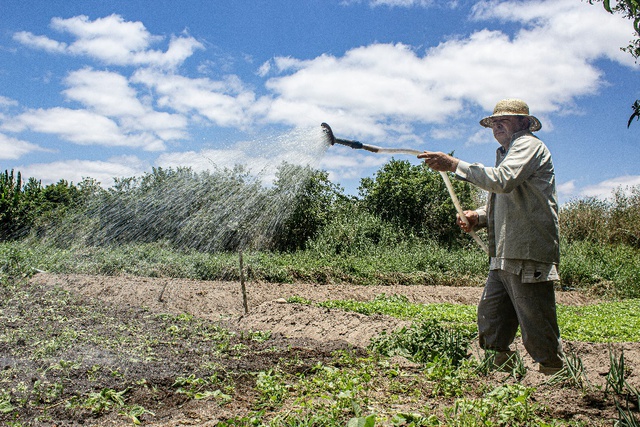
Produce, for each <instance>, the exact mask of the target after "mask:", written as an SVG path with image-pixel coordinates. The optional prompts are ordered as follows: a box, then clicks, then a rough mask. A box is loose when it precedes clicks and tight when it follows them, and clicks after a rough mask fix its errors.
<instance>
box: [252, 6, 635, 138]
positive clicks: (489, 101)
mask: <svg viewBox="0 0 640 427" xmlns="http://www.w3.org/2000/svg"><path fill="white" fill-rule="evenodd" d="M472 18H473V19H475V20H477V21H482V22H486V24H487V26H490V25H492V24H493V23H494V22H495V21H496V20H500V21H502V24H501V25H502V26H504V25H503V24H504V22H507V23H514V22H515V23H517V24H519V25H518V27H516V28H519V29H517V30H516V31H515V33H514V34H513V35H510V34H508V33H507V32H505V31H502V30H491V29H488V28H487V29H482V30H479V31H476V32H474V33H472V34H471V35H469V36H468V37H462V36H459V37H455V38H451V39H450V40H447V41H445V42H443V43H441V44H440V45H438V46H436V47H434V48H432V49H429V50H428V51H426V52H424V53H422V54H421V53H419V52H416V51H415V50H413V49H412V48H411V47H409V46H406V45H403V44H372V45H368V46H363V47H358V48H354V49H351V50H349V51H347V52H346V53H345V54H344V55H343V56H341V57H336V56H329V55H322V56H319V57H317V58H315V59H311V60H306V61H303V60H298V59H295V58H291V57H279V58H275V59H274V64H275V68H276V69H277V70H278V71H279V72H280V75H279V76H274V77H272V78H271V79H270V80H268V81H267V83H266V87H267V88H268V89H269V90H270V91H271V92H272V95H273V96H272V99H271V100H270V102H269V103H267V102H265V101H264V100H262V102H263V106H264V105H267V106H268V112H266V113H265V114H266V115H267V119H268V120H270V121H273V122H282V123H288V124H294V125H308V124H311V123H315V122H319V121H328V120H331V121H332V122H336V123H338V122H339V123H340V125H341V129H342V130H343V131H344V132H348V133H350V134H357V135H362V136H363V137H365V136H366V137H371V138H377V139H378V140H380V139H385V138H388V135H389V134H390V133H392V132H393V131H394V130H393V127H396V128H397V129H398V130H400V131H402V132H411V131H412V127H413V126H414V125H416V124H418V123H432V124H438V123H443V122H445V121H447V120H449V119H451V118H452V117H454V116H455V115H457V114H460V113H461V112H462V111H463V110H465V109H468V108H477V107H481V108H482V110H483V111H491V110H492V109H493V107H494V105H495V102H496V100H497V99H500V98H505V97H520V98H523V99H525V100H527V102H528V103H529V105H530V107H531V110H532V112H533V113H534V114H536V115H538V114H542V115H544V114H548V113H555V112H557V111H559V110H563V112H565V111H567V110H573V109H575V106H574V100H575V99H576V98H577V97H581V96H585V95H592V94H595V93H596V92H597V91H598V90H599V88H600V87H601V86H602V85H603V84H605V82H604V80H603V75H602V71H601V70H600V69H598V68H597V67H596V65H594V61H595V60H598V59H602V58H607V59H611V60H615V61H619V62H620V63H623V64H625V65H630V63H632V61H633V60H632V59H631V58H630V55H624V54H623V53H619V46H621V45H625V44H626V43H627V39H628V37H629V30H628V28H629V23H628V22H626V20H624V19H623V18H622V17H620V16H613V15H610V14H607V13H606V12H604V11H603V10H600V8H598V7H597V6H592V5H588V4H585V3H581V2H576V1H575V0H545V1H530V2H518V3H517V4H514V2H501V3H496V2H493V1H492V2H489V1H487V2H482V3H480V4H479V5H478V6H477V7H476V8H475V9H474V14H473V17H472ZM272 68H273V67H272Z"/></svg>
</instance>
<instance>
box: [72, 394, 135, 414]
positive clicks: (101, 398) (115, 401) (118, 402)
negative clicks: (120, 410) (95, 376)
mask: <svg viewBox="0 0 640 427" xmlns="http://www.w3.org/2000/svg"><path fill="white" fill-rule="evenodd" d="M128 391H129V388H126V389H124V390H122V391H115V390H113V389H111V388H103V389H102V390H100V392H98V393H90V394H89V397H88V398H87V399H86V400H85V401H84V404H83V406H84V407H85V408H88V409H90V410H91V411H92V412H94V413H96V414H99V413H102V412H105V411H108V410H110V409H111V408H112V407H113V406H116V407H121V406H124V397H123V396H124V394H125V393H127V392H128Z"/></svg>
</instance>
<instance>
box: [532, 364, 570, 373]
mask: <svg viewBox="0 0 640 427" xmlns="http://www.w3.org/2000/svg"><path fill="white" fill-rule="evenodd" d="M563 368H564V366H559V367H555V366H544V365H543V364H542V363H539V364H538V372H540V373H541V374H544V375H555V374H557V373H558V372H560V371H561V370H562V369H563Z"/></svg>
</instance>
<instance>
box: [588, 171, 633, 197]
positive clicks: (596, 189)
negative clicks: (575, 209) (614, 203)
mask: <svg viewBox="0 0 640 427" xmlns="http://www.w3.org/2000/svg"><path fill="white" fill-rule="evenodd" d="M634 186H640V175H624V176H619V177H616V178H612V179H608V180H605V181H602V182H600V183H598V184H596V185H590V186H588V187H585V188H583V189H582V190H580V196H581V197H597V198H599V199H607V198H609V197H611V196H612V195H613V192H614V190H617V189H621V190H622V191H627V190H629V189H630V187H634Z"/></svg>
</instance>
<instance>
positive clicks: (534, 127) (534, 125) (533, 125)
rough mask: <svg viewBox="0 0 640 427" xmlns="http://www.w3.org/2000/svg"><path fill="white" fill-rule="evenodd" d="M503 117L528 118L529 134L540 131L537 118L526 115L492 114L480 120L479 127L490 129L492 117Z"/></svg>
mask: <svg viewBox="0 0 640 427" xmlns="http://www.w3.org/2000/svg"><path fill="white" fill-rule="evenodd" d="M504 116H522V117H528V118H529V130H530V131H531V132H537V131H539V130H540V129H542V123H540V120H538V118H537V117H536V116H530V115H527V114H494V115H492V116H488V117H485V118H484V119H482V120H480V125H481V126H484V127H486V128H490V127H491V119H493V118H494V117H504Z"/></svg>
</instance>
